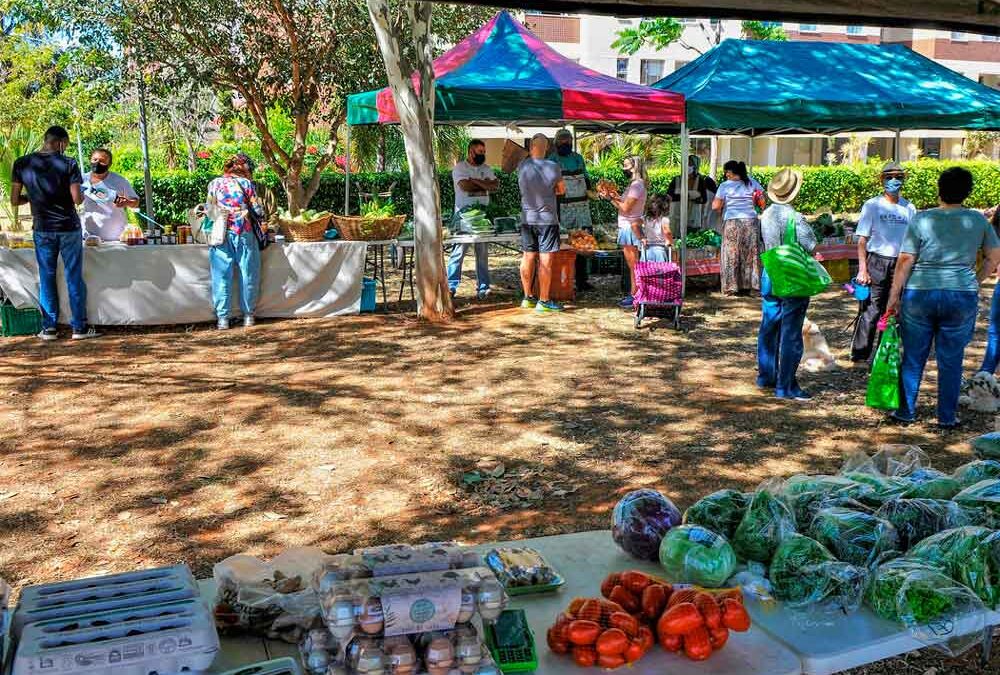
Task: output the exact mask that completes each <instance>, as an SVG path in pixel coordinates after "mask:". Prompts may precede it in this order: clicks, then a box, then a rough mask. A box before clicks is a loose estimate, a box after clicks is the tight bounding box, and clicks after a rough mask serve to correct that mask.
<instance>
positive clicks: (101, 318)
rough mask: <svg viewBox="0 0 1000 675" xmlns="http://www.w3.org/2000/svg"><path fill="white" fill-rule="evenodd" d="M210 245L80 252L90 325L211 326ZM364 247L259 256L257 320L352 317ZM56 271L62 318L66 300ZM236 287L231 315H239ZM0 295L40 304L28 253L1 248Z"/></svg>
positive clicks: (305, 248) (311, 247) (339, 245)
mask: <svg viewBox="0 0 1000 675" xmlns="http://www.w3.org/2000/svg"><path fill="white" fill-rule="evenodd" d="M208 249H209V247H208V246H205V245H200V244H184V245H177V246H126V245H125V244H119V243H111V244H102V245H101V246H98V247H85V248H84V264H83V277H84V281H85V282H86V284H87V313H88V318H89V320H90V322H91V323H93V324H95V325H162V324H179V323H199V322H204V321H213V320H214V319H215V315H214V312H213V309H212V277H211V271H210V269H209V261H208ZM366 251H367V245H366V244H365V242H354V241H329V242H296V243H286V244H274V245H272V246H269V247H268V248H267V249H266V250H264V251H263V252H262V256H261V283H260V298H259V300H258V302H257V312H256V314H257V316H258V317H330V316H336V315H340V314H357V313H358V312H359V311H360V308H361V278H362V274H363V270H364V265H365V254H366ZM59 267H60V270H59V274H58V281H59V300H60V319H61V321H64V322H66V321H68V320H69V316H70V314H69V299H68V294H67V292H66V285H65V281H64V279H63V273H62V263H61V262H60V265H59ZM237 287H238V284H234V298H233V308H234V312H233V315H234V316H235V315H238V314H239V302H238V295H237V293H238V288H237ZM0 291H2V292H3V294H4V295H5V296H7V298H9V299H10V301H11V302H12V303H13V304H14V306H16V307H20V308H23V307H37V306H38V265H37V263H36V261H35V251H34V249H31V248H17V249H7V248H0Z"/></svg>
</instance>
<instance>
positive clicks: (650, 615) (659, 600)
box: [640, 584, 667, 621]
mask: <svg viewBox="0 0 1000 675" xmlns="http://www.w3.org/2000/svg"><path fill="white" fill-rule="evenodd" d="M640 604H641V605H642V617H643V618H644V619H645V620H646V621H656V620H657V619H659V618H660V615H661V614H663V610H664V609H666V607H667V589H666V588H664V587H663V586H661V585H660V584H650V585H649V586H646V588H645V589H644V590H643V591H642V602H641V603H640Z"/></svg>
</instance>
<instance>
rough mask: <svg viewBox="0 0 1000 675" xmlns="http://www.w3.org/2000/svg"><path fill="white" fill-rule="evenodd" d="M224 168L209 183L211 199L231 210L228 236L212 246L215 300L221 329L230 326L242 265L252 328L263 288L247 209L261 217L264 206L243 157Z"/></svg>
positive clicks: (247, 322)
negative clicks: (235, 278) (236, 271)
mask: <svg viewBox="0 0 1000 675" xmlns="http://www.w3.org/2000/svg"><path fill="white" fill-rule="evenodd" d="M223 171H224V173H223V175H222V177H220V178H216V179H214V180H213V181H212V182H211V183H209V185H208V202H209V203H210V204H218V205H220V206H222V207H225V208H226V209H228V210H229V211H230V213H229V216H228V225H229V231H228V232H226V238H225V240H224V241H223V242H222V244H220V245H218V246H212V247H211V248H210V249H209V250H208V260H209V263H210V265H211V268H212V303H213V304H214V305H215V315H216V316H217V317H218V320H219V322H218V327H219V330H226V329H228V328H229V308H230V306H231V302H232V299H231V293H230V291H231V289H232V285H233V267H238V268H239V270H240V308H241V309H242V310H243V326H244V327H246V328H249V327H250V326H253V325H254V311H255V310H256V307H257V294H258V291H259V289H260V249H259V248H258V245H257V237H256V236H255V235H254V233H253V227H252V226H251V224H250V218H249V217H248V216H247V211H248V210H249V209H253V211H254V213H256V214H257V216H258V217H260V216H261V215H262V214H263V210H262V209H261V206H260V203H259V201H258V199H257V193H256V191H255V190H254V186H253V183H251V182H250V169H249V167H247V165H246V163H245V162H244V161H243V159H242V158H240V157H239V156H235V157H231V158H229V159H228V160H226V163H225V165H223Z"/></svg>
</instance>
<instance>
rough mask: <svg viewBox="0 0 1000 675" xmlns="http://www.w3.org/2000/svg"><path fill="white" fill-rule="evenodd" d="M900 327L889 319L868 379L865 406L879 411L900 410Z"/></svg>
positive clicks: (892, 318) (893, 320)
mask: <svg viewBox="0 0 1000 675" xmlns="http://www.w3.org/2000/svg"><path fill="white" fill-rule="evenodd" d="M899 361H900V358H899V327H898V326H897V325H896V319H895V318H894V317H891V316H890V317H889V320H888V321H887V322H886V326H885V332H884V333H882V342H881V343H879V346H878V351H877V352H875V361H874V362H873V363H872V372H871V375H870V376H869V378H868V394H867V395H866V396H865V405H867V406H868V407H869V408H876V409H878V410H896V409H898V408H899Z"/></svg>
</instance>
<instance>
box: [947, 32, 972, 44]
mask: <svg viewBox="0 0 1000 675" xmlns="http://www.w3.org/2000/svg"><path fill="white" fill-rule="evenodd" d="M951 39H952V41H953V42H968V41H969V34H968V33H961V32H959V31H952V32H951Z"/></svg>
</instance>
